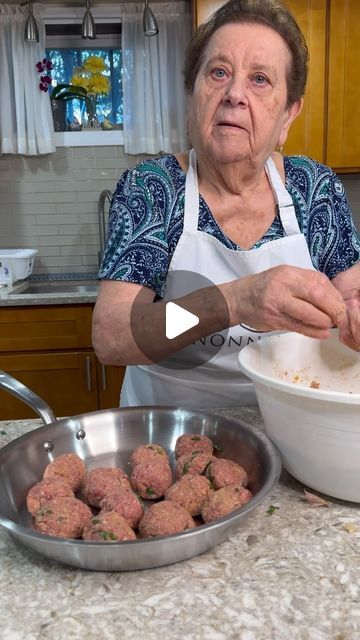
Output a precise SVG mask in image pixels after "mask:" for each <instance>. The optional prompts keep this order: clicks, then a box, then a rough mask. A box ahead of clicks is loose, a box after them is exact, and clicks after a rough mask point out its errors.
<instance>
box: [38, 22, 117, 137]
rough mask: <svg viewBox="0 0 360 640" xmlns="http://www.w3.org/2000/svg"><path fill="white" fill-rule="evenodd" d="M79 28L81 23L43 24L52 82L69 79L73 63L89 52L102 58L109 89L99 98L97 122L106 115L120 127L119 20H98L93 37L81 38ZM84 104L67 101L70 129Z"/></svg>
mask: <svg viewBox="0 0 360 640" xmlns="http://www.w3.org/2000/svg"><path fill="white" fill-rule="evenodd" d="M80 29H81V25H80V24H73V25H69V24H66V25H65V24H58V25H56V24H55V25H46V57H47V58H48V59H50V60H51V61H52V64H53V70H52V74H51V75H52V79H53V82H54V81H55V82H56V84H60V83H69V82H70V79H71V77H72V75H73V73H74V70H75V69H76V67H80V66H81V65H82V64H83V63H84V61H85V60H86V58H87V57H89V56H90V55H91V56H100V57H101V58H103V60H104V61H105V64H106V67H107V70H106V71H105V72H104V74H105V75H107V76H108V78H109V80H110V87H111V89H110V93H109V94H107V95H103V96H100V97H99V98H98V101H97V116H98V119H99V122H100V123H101V122H103V121H104V120H105V119H106V120H107V123H109V125H110V127H111V126H112V127H114V128H116V129H119V128H122V123H123V104H122V52H121V24H119V23H118V24H97V25H96V30H97V37H96V39H95V40H83V39H82V38H81V34H80ZM84 108H85V105H84V101H83V100H77V99H73V100H69V101H67V103H66V120H67V123H68V128H69V129H70V130H74V131H76V129H77V127H79V125H81V124H82V122H83V116H84ZM79 128H80V127H79Z"/></svg>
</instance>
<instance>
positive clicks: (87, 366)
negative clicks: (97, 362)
mask: <svg viewBox="0 0 360 640" xmlns="http://www.w3.org/2000/svg"><path fill="white" fill-rule="evenodd" d="M85 375H86V386H87V390H88V391H91V358H90V356H86V358H85Z"/></svg>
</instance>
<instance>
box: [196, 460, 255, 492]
mask: <svg viewBox="0 0 360 640" xmlns="http://www.w3.org/2000/svg"><path fill="white" fill-rule="evenodd" d="M206 477H207V478H209V480H210V481H211V482H212V484H213V487H214V489H221V488H222V487H226V486H227V485H228V484H240V485H241V486H243V487H246V485H247V482H248V476H247V473H246V471H245V469H244V468H243V467H241V466H240V465H239V464H237V462H233V460H226V459H225V458H215V460H213V461H212V462H211V463H210V464H209V466H208V468H207V469H206Z"/></svg>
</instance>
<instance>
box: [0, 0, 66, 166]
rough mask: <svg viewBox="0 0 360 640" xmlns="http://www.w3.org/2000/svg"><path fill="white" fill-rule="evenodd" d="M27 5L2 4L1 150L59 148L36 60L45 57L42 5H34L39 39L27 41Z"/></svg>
mask: <svg viewBox="0 0 360 640" xmlns="http://www.w3.org/2000/svg"><path fill="white" fill-rule="evenodd" d="M28 11H29V9H28V6H24V7H20V6H19V5H9V4H2V5H0V87H1V90H0V153H10V154H22V155H41V154H46V153H53V152H54V151H55V150H56V147H55V137H54V125H53V120H52V113H51V106H50V99H49V94H48V93H45V92H44V91H40V89H39V82H40V75H41V74H40V73H38V72H37V69H36V63H37V62H38V61H39V60H42V59H43V58H44V52H45V26H44V23H43V21H42V19H41V6H39V5H33V12H34V16H35V18H36V21H37V23H38V26H39V35H40V42H38V43H36V42H25V40H24V30H25V22H26V18H27V16H28Z"/></svg>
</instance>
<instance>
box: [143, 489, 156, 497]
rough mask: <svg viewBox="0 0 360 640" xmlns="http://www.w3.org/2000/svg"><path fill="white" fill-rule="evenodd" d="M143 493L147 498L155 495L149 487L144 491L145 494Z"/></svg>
mask: <svg viewBox="0 0 360 640" xmlns="http://www.w3.org/2000/svg"><path fill="white" fill-rule="evenodd" d="M145 493H146V495H148V496H153V495H154V493H155V491H154V489H151V488H150V487H148V488H147V489H146V492H145Z"/></svg>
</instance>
